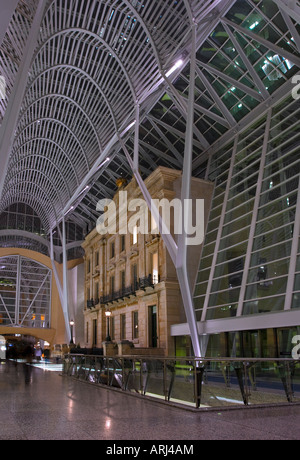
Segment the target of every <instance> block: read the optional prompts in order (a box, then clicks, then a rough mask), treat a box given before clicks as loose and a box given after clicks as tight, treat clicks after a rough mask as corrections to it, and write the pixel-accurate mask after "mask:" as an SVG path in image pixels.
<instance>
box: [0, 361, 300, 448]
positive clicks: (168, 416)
mask: <svg viewBox="0 0 300 460" xmlns="http://www.w3.org/2000/svg"><path fill="white" fill-rule="evenodd" d="M24 369H26V370H27V371H28V366H24V365H22V364H17V365H15V364H14V363H9V364H7V363H6V364H3V363H2V364H1V365H0V440H105V441H117V440H119V441H121V440H127V441H130V440H131V441H134V440H140V441H141V440H151V441H160V440H162V441H172V440H177V441H179V440H180V441H188V440H189V441H197V440H299V439H300V430H299V426H300V405H295V406H281V407H275V408H274V407H270V408H257V409H252V408H251V409H250V408H248V409H247V408H242V409H238V410H230V411H226V410H225V411H220V412H218V411H216V412H200V413H194V412H189V411H185V410H182V409H178V408H175V407H166V406H165V405H163V404H158V403H155V402H153V403H152V402H151V401H147V400H143V399H141V398H136V397H133V396H130V395H127V394H122V393H120V392H117V391H113V390H108V389H105V388H97V387H94V386H92V385H89V384H86V383H81V382H78V381H75V380H73V379H69V378H67V377H62V376H61V375H60V373H59V372H57V371H56V372H55V369H54V372H49V371H48V370H45V369H43V368H36V367H34V368H33V367H30V369H29V370H30V374H28V372H25V371H24Z"/></svg>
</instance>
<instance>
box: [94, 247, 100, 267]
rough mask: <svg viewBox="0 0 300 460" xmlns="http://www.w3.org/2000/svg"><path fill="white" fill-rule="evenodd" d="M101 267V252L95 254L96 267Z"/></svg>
mask: <svg viewBox="0 0 300 460" xmlns="http://www.w3.org/2000/svg"><path fill="white" fill-rule="evenodd" d="M98 265H99V251H97V252H96V253H95V266H96V267H98Z"/></svg>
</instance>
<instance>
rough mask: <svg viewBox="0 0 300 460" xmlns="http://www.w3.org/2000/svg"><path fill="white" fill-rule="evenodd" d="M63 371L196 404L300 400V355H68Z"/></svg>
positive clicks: (91, 381) (177, 401) (140, 392)
mask: <svg viewBox="0 0 300 460" xmlns="http://www.w3.org/2000/svg"><path fill="white" fill-rule="evenodd" d="M63 373H64V374H65V375H68V376H71V377H73V378H76V379H79V380H84V381H88V382H90V383H95V384H101V385H108V386H110V387H114V388H117V389H120V390H122V391H130V392H132V393H136V394H140V395H146V396H148V397H151V398H155V399H160V400H163V401H166V402H170V403H177V404H181V405H184V406H189V407H196V408H198V407H199V408H216V407H234V406H241V407H242V406H244V405H269V404H272V405H276V404H282V403H287V402H290V403H293V402H300V360H292V359H259V358H255V359H254V358H248V359H246V358H235V359H232V358H231V359H229V358H224V359H222V358H218V359H216V358H212V359H207V358H206V359H203V360H195V359H193V358H170V359H168V358H166V359H164V358H148V357H138V358H137V357H118V356H116V357H102V356H86V355H68V356H65V357H64V359H63Z"/></svg>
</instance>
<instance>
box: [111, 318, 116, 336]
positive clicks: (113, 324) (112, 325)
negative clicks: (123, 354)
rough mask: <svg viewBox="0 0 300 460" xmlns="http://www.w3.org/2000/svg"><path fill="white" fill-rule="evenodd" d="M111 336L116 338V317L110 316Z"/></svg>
mask: <svg viewBox="0 0 300 460" xmlns="http://www.w3.org/2000/svg"><path fill="white" fill-rule="evenodd" d="M110 338H111V340H115V317H114V316H111V317H110Z"/></svg>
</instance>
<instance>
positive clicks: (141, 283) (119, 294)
mask: <svg viewBox="0 0 300 460" xmlns="http://www.w3.org/2000/svg"><path fill="white" fill-rule="evenodd" d="M157 283H159V277H153V276H152V275H149V276H146V277H144V278H140V279H139V280H135V281H134V282H133V283H132V284H131V285H130V286H126V287H124V288H122V289H119V290H118V291H114V292H111V293H110V294H108V295H106V296H103V297H101V298H100V304H104V305H105V304H107V303H110V302H115V301H118V300H122V299H125V298H126V297H130V296H136V291H140V290H145V289H146V288H147V287H151V288H154V285H155V284H157Z"/></svg>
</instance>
